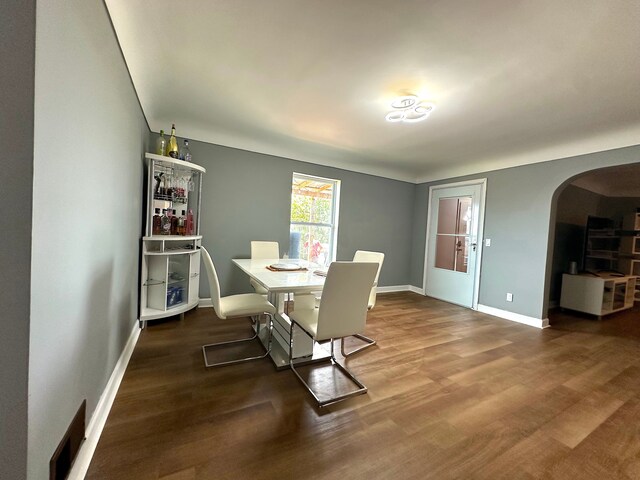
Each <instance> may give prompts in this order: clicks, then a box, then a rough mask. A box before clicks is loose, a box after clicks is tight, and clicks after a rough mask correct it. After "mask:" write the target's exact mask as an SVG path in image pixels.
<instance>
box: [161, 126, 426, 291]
mask: <svg viewBox="0 0 640 480" xmlns="http://www.w3.org/2000/svg"><path fill="white" fill-rule="evenodd" d="M155 136H156V135H155V134H153V135H152V139H153V138H155ZM180 143H182V140H181V141H180ZM190 149H191V152H192V154H193V158H194V160H193V161H194V162H195V163H197V164H199V165H202V166H203V167H205V168H206V169H207V174H206V175H205V176H204V183H203V188H202V190H203V201H202V218H201V233H202V235H203V236H204V238H203V244H204V246H205V247H206V248H207V249H208V250H209V251H210V252H211V255H212V256H213V260H214V262H215V265H216V270H217V271H218V276H219V277H220V281H221V288H222V294H223V295H228V294H232V293H241V292H249V291H251V289H250V286H249V281H248V279H247V276H246V275H245V274H244V273H242V272H241V271H240V270H239V269H238V268H237V267H234V266H233V264H232V263H231V259H232V258H249V256H250V242H251V240H275V241H278V242H279V243H280V250H281V252H287V251H288V247H289V215H290V209H291V176H292V174H293V172H297V173H305V174H309V175H317V176H321V177H327V178H334V179H338V180H340V181H341V189H340V213H339V226H338V243H337V258H338V260H350V259H351V258H353V254H354V253H355V251H356V250H358V249H363V250H374V251H380V252H384V253H385V261H384V265H383V268H382V272H381V274H380V282H379V283H380V285H381V286H389V285H407V284H409V269H410V262H411V231H412V221H413V218H412V212H413V203H414V191H415V185H413V184H411V183H407V182H401V181H397V180H389V179H385V178H380V177H375V176H371V175H365V174H361V173H354V172H349V171H346V170H341V169H337V168H330V167H324V166H320V165H313V164H310V163H305V162H299V161H295V160H289V159H286V158H281V157H274V156H270V155H263V154H258V153H252V152H248V151H245V150H237V149H233V148H228V147H222V146H218V145H212V144H208V143H203V142H196V141H191V142H190ZM200 288H201V292H200V296H201V297H209V296H210V295H209V290H208V288H209V287H208V284H207V283H206V278H205V276H202V280H201V286H200Z"/></svg>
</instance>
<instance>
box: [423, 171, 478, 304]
mask: <svg viewBox="0 0 640 480" xmlns="http://www.w3.org/2000/svg"><path fill="white" fill-rule="evenodd" d="M474 182H475V183H467V182H464V183H463V184H454V185H443V186H435V187H431V188H430V199H429V216H428V218H429V220H428V226H427V256H426V262H425V294H426V295H428V296H430V297H435V298H439V299H441V300H444V301H446V302H451V303H455V304H458V305H462V306H464V307H469V308H475V307H476V306H477V286H478V275H476V273H479V266H478V263H479V262H478V260H479V250H480V247H481V245H479V242H481V241H482V239H481V236H480V233H481V228H482V219H483V216H484V215H483V210H484V201H483V200H484V186H485V180H478V181H474Z"/></svg>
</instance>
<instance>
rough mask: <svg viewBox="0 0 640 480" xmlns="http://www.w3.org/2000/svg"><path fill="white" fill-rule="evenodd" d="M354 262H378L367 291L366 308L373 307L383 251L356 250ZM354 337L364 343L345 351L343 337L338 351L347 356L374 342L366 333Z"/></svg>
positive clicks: (382, 260)
mask: <svg viewBox="0 0 640 480" xmlns="http://www.w3.org/2000/svg"><path fill="white" fill-rule="evenodd" d="M353 261H354V262H373V263H377V264H378V271H377V272H376V278H375V280H374V282H373V287H371V292H370V293H369V302H368V304H367V310H371V309H373V307H375V306H376V297H377V295H378V278H379V277H380V270H382V263H383V262H384V253H381V252H370V251H367V250H357V251H356V253H355V255H354V256H353ZM354 337H356V338H359V339H360V340H362V341H363V342H365V344H364V345H362V346H360V347H357V348H354V349H353V350H351V351H350V352H347V351H345V346H344V338H343V339H342V340H341V341H340V351H341V353H342V356H343V357H348V356H350V355H353V354H354V353H358V352H360V351H362V350H364V349H365V348H368V347H371V346H373V345H375V344H376V341H375V340H374V339H373V338H369V337H367V336H366V335H363V334H361V333H358V334H356V335H354Z"/></svg>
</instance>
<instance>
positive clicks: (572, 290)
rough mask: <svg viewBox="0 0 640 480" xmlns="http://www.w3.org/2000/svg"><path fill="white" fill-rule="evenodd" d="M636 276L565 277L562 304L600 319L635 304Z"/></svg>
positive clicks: (564, 306)
mask: <svg viewBox="0 0 640 480" xmlns="http://www.w3.org/2000/svg"><path fill="white" fill-rule="evenodd" d="M637 278H638V277H636V276H628V275H627V276H614V275H612V274H604V273H603V274H601V275H599V276H595V275H588V274H582V275H569V274H566V273H565V274H564V275H563V276H562V294H561V296H560V306H561V307H562V308H568V309H570V310H576V311H579V312H584V313H590V314H592V315H596V316H598V318H600V317H603V316H604V315H609V314H611V313H615V312H619V311H621V310H625V309H628V308H631V307H633V302H634V294H635V288H636V283H637Z"/></svg>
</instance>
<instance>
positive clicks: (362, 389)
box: [289, 320, 367, 408]
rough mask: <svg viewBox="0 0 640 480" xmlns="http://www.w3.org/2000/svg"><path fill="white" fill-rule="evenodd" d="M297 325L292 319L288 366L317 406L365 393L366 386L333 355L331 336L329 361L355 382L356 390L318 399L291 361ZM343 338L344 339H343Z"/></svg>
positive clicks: (324, 405)
mask: <svg viewBox="0 0 640 480" xmlns="http://www.w3.org/2000/svg"><path fill="white" fill-rule="evenodd" d="M294 324H295V325H298V324H297V323H296V322H295V321H294V320H291V326H290V328H289V367H290V368H291V370H292V371H293V373H294V374H295V375H296V377H298V380H300V382H302V384H303V385H304V386H305V388H306V389H307V390H308V391H309V393H311V395H312V396H313V398H314V399H315V401H316V403H317V404H318V407H320V408H322V407H326V406H327V405H332V404H334V403H337V402H340V401H342V400H345V399H347V398H349V397H353V396H356V395H362V394H364V393H367V387H366V386H365V385H364V384H363V383H362V382H361V381H360V380H358V379H357V378H356V376H355V375H354V374H353V373H351V372H350V371H349V370H347V368H346V367H344V366H343V365H342V364H341V363H340V362H338V360H337V359H336V357H335V354H334V350H333V343H334V341H333V338H332V339H331V340H330V343H331V356H330V357H329V360H330V361H331V364H332V365H335V366H336V367H338V370H340V371H341V372H343V373H344V374H345V375H346V376H347V377H348V378H349V379H350V380H351V381H352V382H353V383H355V384H356V385H357V386H358V389H357V390H354V391H352V392H349V393H345V394H342V395H338V396H335V397H331V398H328V399H325V400H320V398H319V397H318V395H317V394H316V393H315V392H314V391H313V389H312V388H311V386H310V385H309V384H308V383H307V382H306V381H305V380H304V379H303V378H302V376H301V375H300V374H299V373H298V372H297V371H296V368H295V365H294V363H293V326H294ZM298 327H299V328H301V329H302V331H303V332H304V333H306V334H307V335H309V336H310V337H311V338H313V336H312V335H310V334H309V332H307V331H306V330H305V329H304V328H302V327H301V326H300V325H298ZM343 340H344V339H343Z"/></svg>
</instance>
